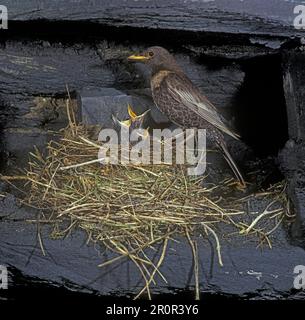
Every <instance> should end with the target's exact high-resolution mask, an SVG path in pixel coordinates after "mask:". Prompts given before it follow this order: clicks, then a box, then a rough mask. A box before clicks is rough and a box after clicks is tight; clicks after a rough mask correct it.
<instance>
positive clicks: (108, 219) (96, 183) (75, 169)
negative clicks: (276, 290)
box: [26, 117, 289, 298]
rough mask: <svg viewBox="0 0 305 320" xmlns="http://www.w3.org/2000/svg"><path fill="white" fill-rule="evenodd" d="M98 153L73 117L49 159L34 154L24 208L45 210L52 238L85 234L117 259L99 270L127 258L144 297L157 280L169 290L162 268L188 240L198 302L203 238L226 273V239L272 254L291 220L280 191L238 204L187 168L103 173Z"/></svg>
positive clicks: (122, 168)
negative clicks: (249, 241) (176, 244)
mask: <svg viewBox="0 0 305 320" xmlns="http://www.w3.org/2000/svg"><path fill="white" fill-rule="evenodd" d="M99 148H100V145H99V144H98V143H97V142H96V141H93V140H91V139H90V138H89V136H88V131H87V128H86V127H85V126H82V125H79V126H77V125H75V122H74V121H73V119H72V120H71V117H70V125H69V127H67V128H66V129H65V130H64V131H63V136H62V138H61V139H60V140H59V141H51V142H50V143H49V144H48V146H47V154H46V156H42V155H41V154H40V153H39V152H38V151H36V152H34V153H32V154H31V159H30V163H29V164H30V167H29V170H28V172H27V180H28V182H29V183H30V190H31V191H30V193H29V196H28V198H27V200H26V202H27V203H28V204H29V205H31V206H35V207H38V208H40V209H41V212H42V214H43V218H41V217H40V219H39V221H40V222H41V221H44V222H48V223H50V224H53V225H54V231H53V234H52V236H56V237H58V236H65V235H66V234H67V233H69V232H71V231H73V230H74V229H75V228H81V229H83V230H85V231H86V232H87V234H88V241H93V242H97V243H100V244H102V245H103V246H104V247H106V248H107V249H108V250H110V251H112V252H114V253H115V254H116V257H115V258H113V259H112V260H109V261H104V262H103V263H102V264H101V265H100V266H101V267H102V266H105V265H107V264H111V263H113V262H115V261H118V260H119V259H121V258H124V257H125V258H129V259H130V260H131V261H132V262H133V263H134V264H135V265H136V266H137V268H138V269H139V272H140V273H141V275H142V277H143V279H144V282H145V285H144V287H143V289H142V290H141V291H140V292H139V294H138V296H140V295H141V294H143V293H144V292H146V293H147V295H148V298H151V292H150V285H151V284H152V283H155V278H156V275H158V276H160V277H161V278H162V279H163V280H164V281H165V282H166V279H165V277H164V276H163V274H162V272H161V266H162V263H163V261H164V260H165V259H166V255H167V252H168V249H169V247H170V243H171V242H172V241H176V239H181V237H184V238H185V239H186V240H187V241H188V242H189V244H190V250H191V252H192V254H193V257H194V276H195V283H196V298H199V292H200V290H199V268H198V250H197V240H196V239H198V237H199V236H200V235H201V236H202V237H204V238H208V237H210V239H211V240H212V242H213V243H214V244H215V248H216V251H217V254H218V261H219V264H220V265H222V258H221V243H222V239H223V237H224V236H228V234H230V235H232V234H234V235H235V236H239V237H243V238H244V239H246V237H249V236H254V237H255V238H256V239H257V240H258V243H259V244H260V245H261V244H263V243H265V244H267V245H268V246H270V247H271V235H272V233H273V232H274V231H275V230H276V229H277V228H278V226H279V225H280V224H281V222H282V221H283V219H284V217H285V216H286V215H287V214H289V212H288V210H287V208H288V201H287V199H286V195H285V186H284V185H283V184H282V183H279V184H277V185H275V186H273V187H271V188H270V189H269V190H266V191H264V192H262V193H260V194H256V195H250V196H245V195H244V194H243V193H241V192H238V194H239V195H240V196H239V197H236V196H235V197H233V198H232V197H231V196H230V194H232V188H235V187H234V184H233V185H232V181H224V182H223V183H222V184H221V185H213V186H211V185H209V187H207V186H204V179H205V177H196V178H191V177H189V176H187V175H186V168H185V167H184V166H181V165H180V166H178V165H172V166H170V165H165V164H160V165H154V166H153V165H145V166H135V165H110V164H109V165H108V164H107V165H101V164H100V163H98V162H97V161H96V159H97V154H98V151H99ZM235 189H236V188H235ZM225 194H228V196H227V198H226V197H224V196H223V195H225ZM228 197H230V199H229V200H228ZM258 197H259V198H262V199H264V201H266V206H265V208H264V210H262V211H260V212H256V211H255V210H254V211H251V206H249V201H251V199H253V198H258ZM249 207H250V208H249ZM224 230H226V231H224ZM160 245H161V248H162V250H160V251H159V256H158V257H157V260H154V261H152V260H151V259H150V258H149V257H148V255H147V254H146V253H145V250H146V249H152V248H156V247H157V246H158V247H159V246H160ZM42 249H43V248H42ZM138 296H137V297H138Z"/></svg>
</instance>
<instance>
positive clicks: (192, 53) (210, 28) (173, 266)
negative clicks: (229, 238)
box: [0, 0, 305, 299]
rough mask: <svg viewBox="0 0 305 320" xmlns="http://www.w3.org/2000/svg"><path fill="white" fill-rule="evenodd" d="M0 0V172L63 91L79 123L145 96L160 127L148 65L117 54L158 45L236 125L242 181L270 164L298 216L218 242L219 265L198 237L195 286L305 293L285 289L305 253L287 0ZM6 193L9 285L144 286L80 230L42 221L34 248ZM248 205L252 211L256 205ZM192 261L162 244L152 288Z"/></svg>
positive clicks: (44, 124)
mask: <svg viewBox="0 0 305 320" xmlns="http://www.w3.org/2000/svg"><path fill="white" fill-rule="evenodd" d="M1 4H3V5H7V6H8V8H9V11H10V19H11V26H10V29H9V30H7V31H4V32H5V33H4V34H3V38H2V39H1V46H0V137H1V144H0V148H1V150H0V154H1V163H0V165H1V168H0V169H1V174H16V173H19V168H26V164H27V161H28V153H29V152H31V151H33V147H34V146H37V147H39V148H40V149H42V150H43V148H44V146H45V144H46V142H47V141H49V140H50V139H54V138H55V139H56V137H57V132H58V130H59V129H61V128H64V127H65V126H66V125H67V123H68V120H67V116H66V113H65V99H66V98H67V95H68V94H67V90H68V91H69V93H70V94H71V96H72V98H73V101H74V104H75V108H77V110H78V112H79V116H80V119H82V120H83V121H88V122H89V123H93V124H96V123H97V124H100V125H103V126H111V127H112V126H113V123H112V120H111V115H112V113H115V114H116V115H117V117H118V118H119V119H124V118H125V117H126V115H127V114H126V105H127V104H128V103H131V104H132V105H133V107H134V108H135V110H136V112H142V111H143V110H146V109H147V108H151V113H150V118H149V124H150V125H152V127H154V126H155V127H164V126H167V125H169V123H168V121H167V119H166V118H165V117H164V116H163V115H162V114H160V113H159V112H158V110H157V109H156V108H155V107H154V105H153V103H152V99H151V94H150V90H149V82H148V77H149V72H148V71H147V69H145V68H143V67H142V66H138V65H137V64H129V63H127V61H126V57H127V56H128V55H129V54H130V53H133V52H137V51H141V50H142V49H143V48H145V47H147V46H149V45H152V44H154V45H156V44H159V45H163V46H165V47H167V48H168V49H169V50H170V51H171V52H173V53H174V54H175V56H176V57H177V60H178V61H179V63H180V64H181V65H182V67H183V68H184V69H185V71H186V73H187V74H188V75H189V77H190V78H191V79H192V81H193V82H194V83H195V84H196V85H198V86H199V87H200V88H201V89H202V90H203V91H204V93H205V94H206V95H207V97H208V98H209V99H210V100H211V101H212V102H213V103H214V104H215V105H216V106H218V107H219V108H220V110H221V111H222V112H223V114H224V116H225V117H226V118H227V120H228V121H229V123H230V124H231V125H232V126H233V127H236V128H237V129H238V130H239V131H240V132H241V134H242V136H243V137H244V139H243V140H244V142H243V143H239V142H237V143H236V142H233V141H228V142H229V147H230V150H231V152H232V154H233V155H234V156H235V157H236V159H237V161H238V162H239V163H240V165H241V168H242V170H243V171H245V172H246V173H247V172H251V171H255V172H258V173H257V176H256V181H254V182H255V188H254V189H253V190H252V191H256V190H260V188H261V187H266V186H268V183H271V182H276V181H278V180H280V179H282V176H281V175H280V173H279V171H278V168H279V167H280V168H281V170H282V172H283V173H284V175H285V178H286V179H287V182H288V192H289V197H290V199H291V203H292V207H293V208H292V209H293V212H295V213H296V215H297V218H296V223H295V224H293V226H292V228H291V230H289V231H290V232H287V230H286V228H284V227H283V228H282V229H280V230H278V231H277V234H276V235H275V239H274V246H273V249H272V250H269V249H267V248H265V249H264V250H260V249H257V248H256V243H244V242H241V241H233V242H225V243H224V244H223V259H224V267H222V268H221V267H219V266H218V264H217V259H215V252H214V253H213V249H212V247H211V246H210V245H209V244H208V243H206V242H204V241H202V246H200V257H201V259H200V262H201V265H200V268H201V277H200V279H201V280H200V281H201V289H202V292H203V293H205V294H214V293H217V294H223V295H227V294H228V295H232V296H233V297H243V298H246V299H249V298H250V299H281V298H282V299H289V298H290V299H304V296H302V295H301V294H300V293H298V292H296V291H295V290H294V289H293V279H294V274H293V269H294V266H295V265H300V264H304V258H305V253H304V249H302V246H303V247H304V230H305V223H304V221H305V210H304V203H305V196H304V194H305V191H304V190H305V178H304V177H305V174H304V167H305V164H304V159H305V151H304V150H305V147H304V143H303V140H304V132H305V131H304V130H305V129H304V128H305V126H304V119H303V118H304V114H305V111H304V101H305V97H304V89H303V86H304V78H305V75H304V70H305V68H304V64H305V60H304V59H305V58H304V51H303V49H302V46H300V38H301V37H303V34H302V32H300V31H297V30H295V29H294V28H293V27H292V21H293V18H294V15H293V7H294V5H295V3H294V2H293V1H281V0H272V1H269V2H268V3H266V2H265V1H260V0H252V1H224V0H215V1H209V2H206V1H181V2H179V1H167V2H164V1H159V2H158V1H154V3H153V4H152V3H151V2H150V1H124V4H125V5H124V8H122V7H121V1H116V0H115V1H103V3H102V2H94V5H92V1H89V0H88V1H86V0H84V1H79V2H77V3H75V2H74V1H61V0H56V1H52V2H50V1H39V2H37V1H10V0H7V1H2V2H1ZM59 6H60V7H61V8H62V10H58V8H59ZM84 8H85V9H86V10H84ZM40 19H44V20H40ZM219 21H222V23H219ZM1 32H2V31H1ZM282 77H283V79H284V80H282ZM109 106H110V107H109ZM97 108H98V109H97ZM286 111H287V115H288V120H287V117H286ZM288 131H289V137H288ZM288 139H289V141H287V140H288ZM286 142H287V143H286ZM285 143H286V145H285ZM284 145H285V147H284ZM282 148H283V150H282ZM280 150H282V151H281V152H280V156H279V157H278V156H277V155H278V152H279V151H280ZM213 163H214V166H213V169H212V175H213V176H214V177H215V179H219V180H221V177H223V173H224V172H227V171H228V169H227V167H226V164H225V162H223V161H222V160H221V159H220V160H219V159H216V160H215V161H214V160H213ZM0 177H1V176H0ZM252 182H253V181H252ZM21 184H22V183H21ZM21 187H23V186H22V185H21ZM7 192H8V195H7V196H6V197H0V243H1V246H0V264H4V265H7V266H8V268H9V272H10V281H11V282H12V286H15V287H19V286H22V283H25V284H26V285H25V286H31V285H33V286H34V285H35V284H37V283H39V284H40V285H42V286H45V287H50V288H52V287H63V288H67V289H68V290H72V291H76V292H78V293H90V294H99V295H109V294H112V295H123V296H124V295H125V296H129V295H131V296H132V295H134V294H136V293H138V291H139V289H141V288H142V286H143V283H142V282H141V276H140V275H139V274H138V272H137V270H136V269H134V266H133V265H132V264H131V263H129V262H128V261H127V260H124V261H123V260H122V262H121V263H118V264H117V265H112V266H108V267H107V268H105V269H101V268H98V267H97V265H98V264H100V263H101V262H103V261H104V260H105V259H106V258H109V256H108V253H106V252H104V249H103V248H100V247H98V246H93V245H89V246H88V245H87V244H86V240H87V238H86V235H85V234H83V233H82V232H81V231H79V232H76V233H73V234H72V235H71V236H69V237H67V238H66V239H51V238H50V230H49V228H48V227H47V226H44V225H43V224H40V227H39V228H40V229H39V232H40V234H41V236H42V239H43V245H44V249H45V253H46V255H45V256H44V255H43V253H42V250H41V247H40V245H39V241H38V240H39V239H38V229H37V228H38V227H37V224H34V223H29V221H28V220H32V219H36V218H37V212H36V211H35V210H34V209H33V210H29V209H28V208H25V207H22V206H20V205H19V204H18V202H17V201H16V198H15V195H18V196H22V194H21V195H20V194H19V193H18V191H17V190H15V189H14V188H13V187H12V186H11V184H10V183H8V182H5V181H1V182H0V194H2V193H7ZM256 205H257V208H258V210H263V205H264V204H262V203H257V204H256ZM292 240H293V241H292ZM291 242H292V243H294V244H297V245H298V246H295V245H292V244H291ZM192 267H193V266H192V257H191V251H190V249H189V246H188V244H187V243H185V242H181V243H172V250H171V253H170V255H169V256H168V258H167V260H166V263H165V264H164V266H163V268H164V269H163V270H162V272H163V273H164V274H165V276H166V278H167V280H168V282H169V283H168V284H165V283H162V281H161V280H160V279H159V280H160V281H159V283H158V286H155V287H154V288H153V292H154V294H155V295H156V294H162V293H174V292H176V291H177V290H184V289H193V287H194V279H193V278H192V276H191V274H192ZM20 279H21V280H20ZM27 279H30V280H27ZM1 294H2V293H1Z"/></svg>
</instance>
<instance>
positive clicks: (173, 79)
mask: <svg viewBox="0 0 305 320" xmlns="http://www.w3.org/2000/svg"><path fill="white" fill-rule="evenodd" d="M163 82H165V83H166V86H167V88H168V92H169V94H170V95H171V96H172V98H173V99H175V100H176V101H178V102H179V103H181V104H183V105H184V106H186V107H187V108H189V109H190V110H192V111H193V112H195V113H196V114H197V115H198V116H200V117H201V118H203V119H204V120H205V121H207V122H209V123H210V124H212V125H213V126H215V127H216V128H217V129H219V130H221V131H222V132H224V133H226V134H228V135H229V136H231V137H233V138H235V139H238V138H239V136H238V135H237V134H236V133H235V132H233V131H232V130H231V129H229V128H228V127H227V126H226V125H225V124H224V123H223V121H222V120H221V118H220V116H219V114H218V113H217V110H216V108H215V107H214V106H213V104H212V103H211V102H209V100H208V99H207V98H206V97H205V96H204V95H202V94H201V93H200V91H199V90H198V89H197V88H196V87H195V86H194V85H193V84H192V82H191V81H190V80H189V79H188V78H186V77H184V76H181V75H179V74H177V73H174V72H171V73H169V74H168V75H167V76H166V77H164V79H163Z"/></svg>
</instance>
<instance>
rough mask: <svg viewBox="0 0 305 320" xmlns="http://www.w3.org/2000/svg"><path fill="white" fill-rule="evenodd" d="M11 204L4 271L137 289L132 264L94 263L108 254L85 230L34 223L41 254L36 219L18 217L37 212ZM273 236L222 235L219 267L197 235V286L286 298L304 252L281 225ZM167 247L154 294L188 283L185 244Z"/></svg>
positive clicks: (104, 288) (91, 286)
mask: <svg viewBox="0 0 305 320" xmlns="http://www.w3.org/2000/svg"><path fill="white" fill-rule="evenodd" d="M8 201H11V200H8ZM12 205H13V206H15V214H14V216H13V217H10V218H6V219H5V220H3V221H1V223H0V231H1V232H0V242H1V247H0V257H1V258H0V259H1V261H0V263H1V264H2V265H6V266H8V268H9V271H10V268H11V271H13V270H15V269H16V270H19V271H20V272H21V273H22V274H23V275H26V276H29V277H33V278H35V279H38V280H40V281H41V282H42V283H45V285H47V284H48V283H49V284H50V285H56V286H60V287H67V288H69V289H70V290H71V289H73V291H77V292H91V293H98V294H101V295H109V294H111V295H112V296H115V295H120V296H123V295H124V294H131V295H135V294H136V293H137V292H138V291H139V290H140V289H141V288H142V286H143V281H142V280H141V276H140V274H139V272H138V270H137V268H136V267H135V266H134V265H133V264H132V263H130V262H128V261H127V260H126V259H122V260H121V261H119V262H117V263H116V264H114V265H110V266H107V267H105V268H99V267H98V264H100V263H102V262H105V261H106V260H107V259H110V258H112V257H113V255H112V254H111V253H110V252H109V251H105V250H104V248H103V247H100V246H99V245H92V244H90V245H87V244H86V235H85V234H84V233H83V232H81V231H75V232H73V233H72V234H71V235H69V236H68V237H66V238H65V239H62V240H60V239H58V240H55V239H51V238H50V228H49V227H47V226H43V224H40V228H39V229H40V233H41V237H42V242H43V247H44V250H45V253H46V255H45V256H44V255H43V253H42V251H41V247H40V245H39V243H38V238H37V234H38V230H39V229H38V226H37V224H35V223H34V224H33V223H29V222H25V221H23V219H24V218H25V217H26V219H28V220H30V219H33V218H34V217H36V218H37V214H36V215H35V212H34V211H33V210H29V209H25V208H24V207H20V206H17V205H16V204H14V202H12ZM251 206H254V208H257V209H258V210H262V204H261V203H252V204H251ZM4 211H6V209H5V208H4ZM275 239H276V240H275V242H274V244H273V249H272V250H270V249H267V248H264V249H263V250H260V249H257V248H256V242H255V241H254V242H251V241H250V242H249V241H247V242H244V241H241V239H240V238H239V237H237V238H236V241H235V240H234V238H233V239H231V240H230V241H228V242H226V241H225V240H222V252H223V262H224V266H223V267H220V266H219V265H218V261H217V258H216V256H215V251H214V249H212V247H211V245H209V244H208V243H207V242H206V241H205V240H202V239H200V238H198V239H197V240H198V241H199V245H198V248H199V257H200V284H201V291H202V292H208V293H218V294H234V295H239V296H240V297H251V298H252V299H284V298H286V297H287V295H289V294H290V293H292V291H293V280H294V276H295V275H294V274H293V270H294V267H295V266H296V265H299V264H303V261H304V259H305V252H304V250H302V249H301V248H299V247H294V246H291V245H289V244H288V243H287V242H286V240H285V232H284V231H283V230H282V229H281V230H279V231H278V232H277V234H276V236H275ZM212 242H213V241H212ZM170 247H171V250H168V256H167V257H166V259H165V261H164V265H163V266H162V268H161V272H162V273H163V275H164V276H165V277H166V279H167V280H168V284H165V283H163V282H162V280H161V279H159V278H158V285H157V286H153V287H152V292H153V293H155V294H156V293H170V292H171V293H173V292H175V291H176V290H178V289H186V288H194V279H193V277H192V276H191V275H192V268H193V265H192V254H191V250H190V247H189V244H188V243H187V242H186V241H185V240H181V241H180V242H179V243H176V242H171V244H170ZM160 250H161V248H159V253H160ZM148 254H149V255H151V254H152V255H153V254H155V252H148ZM9 285H11V286H12V287H14V283H10V284H9Z"/></svg>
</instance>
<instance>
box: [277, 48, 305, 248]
mask: <svg viewBox="0 0 305 320" xmlns="http://www.w3.org/2000/svg"><path fill="white" fill-rule="evenodd" d="M304 65H305V52H304V51H303V50H302V48H301V49H297V50H294V51H290V52H286V54H285V55H284V63H283V69H284V90H285V98H286V104H287V115H288V128H289V137H290V140H289V141H288V142H287V143H286V146H285V148H284V149H283V150H282V152H281V153H280V163H281V168H282V171H283V172H284V174H285V176H286V178H287V180H288V194H289V197H290V199H291V204H292V209H293V210H294V212H295V213H296V222H295V224H294V225H293V228H292V236H293V238H294V240H295V241H297V242H298V243H299V244H301V245H303V246H305V240H304V239H305V125H304V124H305V90H304V80H305V68H304Z"/></svg>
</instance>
